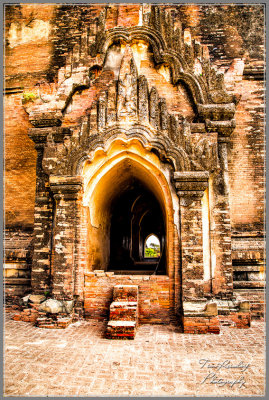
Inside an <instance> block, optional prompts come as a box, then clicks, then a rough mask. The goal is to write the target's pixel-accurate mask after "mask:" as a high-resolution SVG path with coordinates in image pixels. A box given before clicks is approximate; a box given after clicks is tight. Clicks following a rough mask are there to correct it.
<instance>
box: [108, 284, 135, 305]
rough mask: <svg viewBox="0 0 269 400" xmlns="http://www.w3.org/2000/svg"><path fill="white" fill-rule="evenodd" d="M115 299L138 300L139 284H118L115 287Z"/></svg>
mask: <svg viewBox="0 0 269 400" xmlns="http://www.w3.org/2000/svg"><path fill="white" fill-rule="evenodd" d="M113 300H114V301H117V300H119V301H120V300H123V301H137V300H138V286H136V285H116V286H114V288H113Z"/></svg>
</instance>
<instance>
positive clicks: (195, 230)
mask: <svg viewBox="0 0 269 400" xmlns="http://www.w3.org/2000/svg"><path fill="white" fill-rule="evenodd" d="M208 176H209V174H208V172H190V171H186V172H175V173H174V181H175V186H176V190H177V195H178V197H179V199H180V222H181V238H180V239H181V246H180V247H181V249H180V250H181V260H182V261H181V262H182V265H181V274H182V279H181V281H182V288H181V295H182V301H183V302H184V301H192V300H196V299H199V298H203V297H204V280H203V277H204V266H203V223H202V204H201V198H202V197H203V194H204V191H205V189H206V188H207V186H208Z"/></svg>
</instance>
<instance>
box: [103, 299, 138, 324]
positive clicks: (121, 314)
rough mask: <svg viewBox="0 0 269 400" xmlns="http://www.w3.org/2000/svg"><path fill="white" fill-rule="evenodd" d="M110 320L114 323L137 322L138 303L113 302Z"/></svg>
mask: <svg viewBox="0 0 269 400" xmlns="http://www.w3.org/2000/svg"><path fill="white" fill-rule="evenodd" d="M109 319H110V320H113V321H117V320H124V321H136V320H137V302H136V301H113V303H111V305H110V314H109Z"/></svg>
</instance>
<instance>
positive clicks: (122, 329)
mask: <svg viewBox="0 0 269 400" xmlns="http://www.w3.org/2000/svg"><path fill="white" fill-rule="evenodd" d="M136 327H137V323H136V321H109V322H108V324H107V329H106V338H107V339H134V337H135V332H136Z"/></svg>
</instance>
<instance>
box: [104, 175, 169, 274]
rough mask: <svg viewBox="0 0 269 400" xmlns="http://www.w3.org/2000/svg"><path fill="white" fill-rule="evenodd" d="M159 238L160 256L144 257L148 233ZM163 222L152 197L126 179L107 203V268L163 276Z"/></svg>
mask: <svg viewBox="0 0 269 400" xmlns="http://www.w3.org/2000/svg"><path fill="white" fill-rule="evenodd" d="M152 232H153V233H154V235H155V237H159V238H160V242H161V244H162V246H161V250H162V251H161V254H159V255H158V256H157V257H147V256H145V252H144V244H145V241H146V239H147V237H149V235H150V234H152ZM165 240H166V234H165V220H164V216H163V213H162V209H161V206H160V204H159V202H158V200H157V198H156V197H155V195H154V194H153V193H152V192H151V191H150V190H149V189H148V188H147V187H146V186H145V185H144V184H143V183H142V182H141V181H140V180H139V179H137V178H135V177H134V176H130V177H129V180H127V181H126V186H125V188H124V190H123V191H122V192H121V193H118V194H117V196H115V198H114V200H113V202H112V204H111V227H110V262H109V269H110V270H114V271H119V270H120V271H121V273H124V272H125V273H138V272H140V273H149V274H150V273H156V274H165V273H166V255H165V253H166V251H165Z"/></svg>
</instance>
